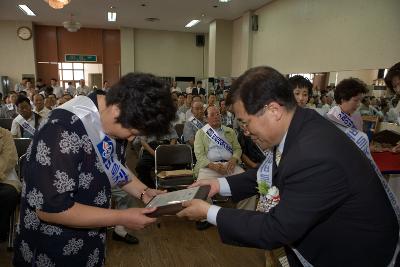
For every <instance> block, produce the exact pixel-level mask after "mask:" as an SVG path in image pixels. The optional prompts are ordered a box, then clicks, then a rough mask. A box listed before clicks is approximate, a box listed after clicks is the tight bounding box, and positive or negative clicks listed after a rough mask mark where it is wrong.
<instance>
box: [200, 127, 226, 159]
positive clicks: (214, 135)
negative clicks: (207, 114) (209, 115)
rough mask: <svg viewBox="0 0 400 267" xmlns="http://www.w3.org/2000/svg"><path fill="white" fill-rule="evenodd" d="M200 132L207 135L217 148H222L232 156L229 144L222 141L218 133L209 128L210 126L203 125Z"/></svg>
mask: <svg viewBox="0 0 400 267" xmlns="http://www.w3.org/2000/svg"><path fill="white" fill-rule="evenodd" d="M201 130H202V131H203V132H204V133H205V134H206V135H207V137H208V138H210V140H211V141H212V142H214V143H215V144H217V145H218V146H220V147H222V148H224V149H225V150H227V151H228V152H229V153H231V154H233V148H232V146H231V145H230V144H228V143H227V142H226V141H225V140H224V139H222V138H221V137H220V136H219V135H218V133H217V132H216V131H215V130H214V129H213V128H211V126H210V124H208V123H207V124H206V125H204V126H203V127H202V128H201Z"/></svg>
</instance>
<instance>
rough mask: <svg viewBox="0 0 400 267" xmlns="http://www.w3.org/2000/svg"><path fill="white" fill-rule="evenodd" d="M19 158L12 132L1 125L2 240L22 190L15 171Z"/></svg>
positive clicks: (0, 225) (0, 221) (0, 204)
mask: <svg viewBox="0 0 400 267" xmlns="http://www.w3.org/2000/svg"><path fill="white" fill-rule="evenodd" d="M17 160H18V155H17V150H16V148H15V144H14V141H13V138H12V136H11V133H10V132H9V131H8V130H6V129H4V128H1V127H0V242H1V241H4V240H6V237H7V232H8V230H9V229H8V226H9V218H10V215H11V214H12V212H13V211H14V209H15V206H16V204H17V200H18V195H19V192H20V191H21V182H20V181H19V179H18V177H17V174H16V172H15V166H16V164H17Z"/></svg>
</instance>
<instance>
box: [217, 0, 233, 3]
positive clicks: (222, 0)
mask: <svg viewBox="0 0 400 267" xmlns="http://www.w3.org/2000/svg"><path fill="white" fill-rule="evenodd" d="M230 1H231V0H219V2H220V3H228V2H230Z"/></svg>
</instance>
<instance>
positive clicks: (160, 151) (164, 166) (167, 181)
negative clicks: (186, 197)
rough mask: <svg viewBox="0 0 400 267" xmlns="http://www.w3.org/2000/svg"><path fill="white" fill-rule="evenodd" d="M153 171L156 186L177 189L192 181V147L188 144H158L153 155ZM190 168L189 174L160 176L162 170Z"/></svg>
mask: <svg viewBox="0 0 400 267" xmlns="http://www.w3.org/2000/svg"><path fill="white" fill-rule="evenodd" d="M154 162H155V164H154V173H155V177H154V179H155V183H156V188H164V189H171V190H174V189H178V188H181V187H184V186H187V185H190V184H192V183H193V182H194V180H195V179H194V176H193V158H192V148H191V147H190V146H188V145H183V144H177V145H160V146H158V147H157V148H156V151H155V157H154ZM171 170H190V171H191V174H190V175H189V174H187V175H183V176H177V177H169V178H160V174H161V172H162V171H171Z"/></svg>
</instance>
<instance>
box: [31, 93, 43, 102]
mask: <svg viewBox="0 0 400 267" xmlns="http://www.w3.org/2000/svg"><path fill="white" fill-rule="evenodd" d="M37 95H38V96H40V97H41V98H42V99H43V100H44V96H43V95H42V94H39V93H37V94H34V95H33V96H32V99H33V98H34V97H35V96H37Z"/></svg>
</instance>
